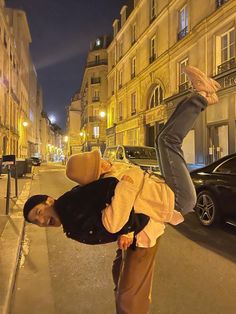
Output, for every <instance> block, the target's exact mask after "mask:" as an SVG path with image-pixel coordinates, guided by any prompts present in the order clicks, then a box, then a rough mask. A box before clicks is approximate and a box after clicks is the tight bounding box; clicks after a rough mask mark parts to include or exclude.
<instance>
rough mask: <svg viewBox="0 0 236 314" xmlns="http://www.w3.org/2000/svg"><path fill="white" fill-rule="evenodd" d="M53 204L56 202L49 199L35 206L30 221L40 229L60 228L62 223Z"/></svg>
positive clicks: (29, 216) (30, 213)
mask: <svg viewBox="0 0 236 314" xmlns="http://www.w3.org/2000/svg"><path fill="white" fill-rule="evenodd" d="M53 204H54V200H53V199H52V198H50V197H48V199H47V201H46V202H45V203H41V204H38V205H36V206H34V207H33V208H32V209H31V211H30V212H29V214H28V219H29V221H30V222H31V223H33V224H35V225H38V226H39V227H60V225H61V221H60V219H59V217H58V215H57V213H56V211H55V209H54V207H53Z"/></svg>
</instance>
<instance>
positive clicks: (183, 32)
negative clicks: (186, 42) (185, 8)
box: [177, 26, 188, 40]
mask: <svg viewBox="0 0 236 314" xmlns="http://www.w3.org/2000/svg"><path fill="white" fill-rule="evenodd" d="M187 34H188V26H186V27H185V28H183V29H182V30H181V31H180V32H179V33H178V35H177V39H178V40H181V39H182V38H184V37H185V36H186V35H187Z"/></svg>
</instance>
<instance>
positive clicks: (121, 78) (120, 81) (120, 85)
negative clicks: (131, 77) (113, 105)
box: [119, 70, 123, 89]
mask: <svg viewBox="0 0 236 314" xmlns="http://www.w3.org/2000/svg"><path fill="white" fill-rule="evenodd" d="M122 84H123V71H122V70H120V71H119V89H120V88H121V87H122Z"/></svg>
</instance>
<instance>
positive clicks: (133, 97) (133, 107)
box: [131, 93, 136, 116]
mask: <svg viewBox="0 0 236 314" xmlns="http://www.w3.org/2000/svg"><path fill="white" fill-rule="evenodd" d="M135 114H136V93H132V94H131V115H132V116H133V115H135Z"/></svg>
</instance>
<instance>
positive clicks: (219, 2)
mask: <svg viewBox="0 0 236 314" xmlns="http://www.w3.org/2000/svg"><path fill="white" fill-rule="evenodd" d="M228 1H229V0H216V8H217V9H218V8H220V7H221V6H222V5H223V4H225V3H226V2H228Z"/></svg>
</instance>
